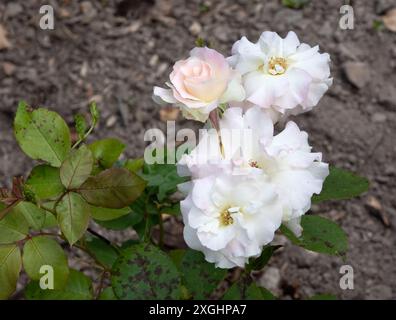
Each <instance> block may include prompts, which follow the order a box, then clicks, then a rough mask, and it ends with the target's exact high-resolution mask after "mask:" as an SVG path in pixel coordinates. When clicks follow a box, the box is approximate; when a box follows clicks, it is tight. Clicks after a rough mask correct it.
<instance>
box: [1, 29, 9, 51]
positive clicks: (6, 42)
mask: <svg viewBox="0 0 396 320" xmlns="http://www.w3.org/2000/svg"><path fill="white" fill-rule="evenodd" d="M9 47H11V43H10V41H9V40H8V39H7V31H6V29H4V27H3V26H2V25H1V24H0V50H1V49H7V48H9Z"/></svg>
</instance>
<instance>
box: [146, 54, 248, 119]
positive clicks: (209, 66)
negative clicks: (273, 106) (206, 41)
mask: <svg viewBox="0 0 396 320" xmlns="http://www.w3.org/2000/svg"><path fill="white" fill-rule="evenodd" d="M169 79H170V83H167V85H168V86H169V87H170V89H163V88H159V87H154V100H156V101H157V102H166V103H175V104H178V105H179V106H180V107H181V109H182V112H183V115H184V116H185V117H186V118H187V119H192V120H197V121H201V122H205V121H206V120H207V119H208V116H209V113H210V112H211V111H212V110H214V109H215V108H216V107H217V106H218V105H219V104H221V103H225V102H229V101H241V100H243V99H244V98H245V93H244V90H243V87H242V86H241V77H240V76H239V75H238V74H237V73H236V72H235V71H234V70H232V69H231V68H230V66H229V65H228V63H227V60H226V59H225V57H224V56H223V55H222V54H220V53H218V52H217V51H216V50H213V49H209V48H206V47H205V48H194V49H193V50H191V52H190V57H189V58H188V59H186V60H180V61H177V62H176V63H175V65H174V66H173V71H172V73H171V74H170V76H169Z"/></svg>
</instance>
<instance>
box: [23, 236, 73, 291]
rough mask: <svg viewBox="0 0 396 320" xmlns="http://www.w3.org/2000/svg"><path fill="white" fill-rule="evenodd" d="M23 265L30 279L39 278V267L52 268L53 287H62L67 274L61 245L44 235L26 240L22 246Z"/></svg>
mask: <svg viewBox="0 0 396 320" xmlns="http://www.w3.org/2000/svg"><path fill="white" fill-rule="evenodd" d="M22 260H23V267H24V269H25V271H26V273H27V274H28V275H29V277H30V278H31V279H32V280H40V278H41V277H42V276H43V274H41V273H40V268H41V267H42V266H44V265H47V266H51V267H52V268H53V270H54V289H55V290H58V289H62V288H63V287H64V286H65V285H66V282H67V278H68V276H69V267H68V264H67V257H66V254H65V253H64V251H63V249H62V248H61V246H60V245H59V244H58V243H57V242H56V241H55V240H53V239H51V238H49V237H46V236H37V237H33V238H32V239H30V240H28V241H27V242H26V243H25V246H24V248H23V256H22Z"/></svg>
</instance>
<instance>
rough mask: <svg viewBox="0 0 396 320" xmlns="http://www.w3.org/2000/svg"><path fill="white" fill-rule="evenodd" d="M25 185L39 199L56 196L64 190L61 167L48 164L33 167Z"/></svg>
mask: <svg viewBox="0 0 396 320" xmlns="http://www.w3.org/2000/svg"><path fill="white" fill-rule="evenodd" d="M25 187H26V188H28V189H29V190H31V191H32V192H33V193H34V195H35V196H36V198H37V199H39V200H43V199H50V198H54V197H56V196H58V195H60V194H61V193H62V192H63V191H64V187H63V185H62V182H61V179H60V175H59V168H54V167H51V166H49V165H46V164H43V165H39V166H36V167H34V168H33V170H32V172H31V173H30V175H29V178H28V179H27V181H26V183H25Z"/></svg>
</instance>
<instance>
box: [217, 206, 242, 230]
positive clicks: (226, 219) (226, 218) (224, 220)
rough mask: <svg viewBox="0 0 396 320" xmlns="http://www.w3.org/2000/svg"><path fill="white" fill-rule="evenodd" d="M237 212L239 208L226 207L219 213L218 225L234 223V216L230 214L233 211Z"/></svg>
mask: <svg viewBox="0 0 396 320" xmlns="http://www.w3.org/2000/svg"><path fill="white" fill-rule="evenodd" d="M237 212H239V208H237V207H234V208H227V209H225V210H223V211H222V212H221V213H220V217H219V219H220V225H222V226H224V227H226V226H229V225H231V224H233V223H234V218H233V217H232V216H231V215H232V214H233V213H237Z"/></svg>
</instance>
